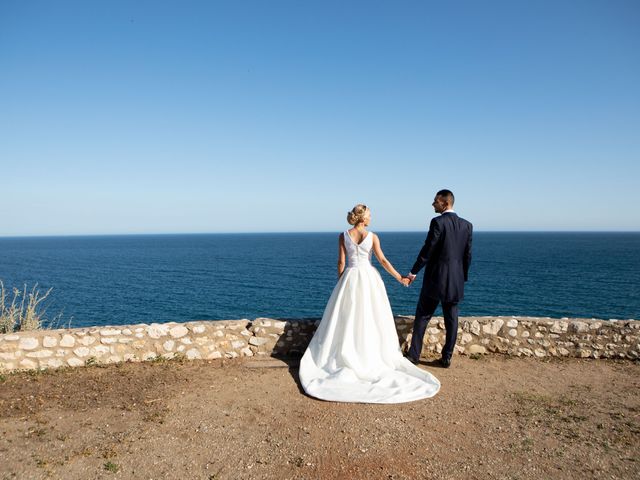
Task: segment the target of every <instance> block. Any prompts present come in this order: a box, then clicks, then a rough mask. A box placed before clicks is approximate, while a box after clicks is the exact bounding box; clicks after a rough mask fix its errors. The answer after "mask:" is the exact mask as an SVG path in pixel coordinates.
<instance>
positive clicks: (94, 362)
mask: <svg viewBox="0 0 640 480" xmlns="http://www.w3.org/2000/svg"><path fill="white" fill-rule="evenodd" d="M84 364H85V366H87V367H92V366H94V365H97V364H98V360H97V359H96V357H89V358H87V359H86V360H85V361H84Z"/></svg>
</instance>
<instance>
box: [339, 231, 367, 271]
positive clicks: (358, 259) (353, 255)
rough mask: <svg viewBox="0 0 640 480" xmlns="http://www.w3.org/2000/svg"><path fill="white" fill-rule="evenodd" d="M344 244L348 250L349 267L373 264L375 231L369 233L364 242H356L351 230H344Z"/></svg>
mask: <svg viewBox="0 0 640 480" xmlns="http://www.w3.org/2000/svg"><path fill="white" fill-rule="evenodd" d="M344 246H345V249H346V250H347V268H350V267H361V266H363V265H371V253H372V251H373V232H369V233H367V236H366V237H364V239H363V240H362V242H360V243H359V244H358V243H356V242H354V241H353V239H352V238H351V235H349V232H344Z"/></svg>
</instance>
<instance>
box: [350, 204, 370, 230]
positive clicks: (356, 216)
mask: <svg viewBox="0 0 640 480" xmlns="http://www.w3.org/2000/svg"><path fill="white" fill-rule="evenodd" d="M368 211H369V207H367V206H366V205H363V204H361V203H359V204H358V205H356V206H355V207H353V208H352V209H351V211H350V212H349V213H347V222H349V225H358V224H359V223H363V222H364V217H366V216H367V212H368Z"/></svg>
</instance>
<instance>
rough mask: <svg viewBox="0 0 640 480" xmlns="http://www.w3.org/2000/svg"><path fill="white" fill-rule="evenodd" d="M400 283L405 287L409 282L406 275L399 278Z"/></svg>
mask: <svg viewBox="0 0 640 480" xmlns="http://www.w3.org/2000/svg"><path fill="white" fill-rule="evenodd" d="M400 283H401V284H402V285H404V286H405V287H408V286H409V284H410V283H411V280H409V279H408V278H407V277H402V279H401V280H400Z"/></svg>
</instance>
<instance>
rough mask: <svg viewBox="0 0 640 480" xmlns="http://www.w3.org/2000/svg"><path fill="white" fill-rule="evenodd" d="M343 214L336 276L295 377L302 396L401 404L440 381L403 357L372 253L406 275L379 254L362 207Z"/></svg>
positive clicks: (390, 269)
mask: <svg viewBox="0 0 640 480" xmlns="http://www.w3.org/2000/svg"><path fill="white" fill-rule="evenodd" d="M347 221H348V222H349V224H350V225H353V228H351V229H350V230H347V231H346V232H344V233H342V234H340V238H339V253H338V277H339V278H338V283H337V284H336V286H335V288H334V289H333V292H332V293H331V297H330V298H329V301H328V303H327V306H326V308H325V310H324V314H323V315H322V321H321V322H320V325H319V326H318V329H317V330H316V333H315V335H314V336H313V338H312V339H311V342H310V343H309V347H308V348H307V350H306V352H305V354H304V356H303V357H302V360H301V361H300V383H301V384H302V387H303V388H304V390H305V392H306V393H307V394H308V395H311V396H312V397H316V398H320V399H322V400H331V401H335V402H362V403H402V402H410V401H413V400H419V399H422V398H429V397H432V396H434V395H435V394H436V393H437V392H438V390H439V389H440V382H439V381H438V379H437V378H436V377H434V376H433V375H432V374H430V373H429V372H427V371H425V370H422V369H421V368H419V367H417V366H416V365H414V364H412V363H411V362H410V361H409V360H407V359H406V358H404V357H403V355H402V352H401V351H400V346H399V342H398V334H397V332H396V328H395V322H394V320H393V314H392V313H391V306H390V305H389V299H388V298H387V291H386V289H385V287H384V283H383V282H382V278H381V277H380V274H379V273H378V270H376V269H375V267H373V265H371V254H372V253H375V255H376V258H377V259H378V261H379V262H380V265H382V266H383V267H384V269H385V270H386V271H387V272H389V274H391V276H393V277H394V278H395V279H396V280H398V281H399V282H401V283H403V284H405V285H407V282H406V281H405V280H404V279H403V278H402V277H401V275H400V274H399V273H398V272H397V271H396V270H395V269H394V268H393V266H392V265H391V263H390V262H389V261H388V260H387V259H386V258H385V256H384V254H383V253H382V249H381V248H380V240H379V239H378V236H377V235H376V234H374V233H373V232H368V231H367V226H369V222H370V221H371V211H370V210H369V209H368V208H367V206H366V205H356V206H355V207H353V209H352V210H351V211H350V212H349V213H348V215H347ZM345 259H346V268H345Z"/></svg>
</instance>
